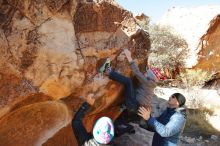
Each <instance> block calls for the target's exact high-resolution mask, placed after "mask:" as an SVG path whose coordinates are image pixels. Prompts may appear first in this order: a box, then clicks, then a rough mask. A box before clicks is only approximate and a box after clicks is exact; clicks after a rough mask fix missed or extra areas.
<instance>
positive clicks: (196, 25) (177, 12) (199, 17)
mask: <svg viewBox="0 0 220 146" xmlns="http://www.w3.org/2000/svg"><path fill="white" fill-rule="evenodd" d="M219 13H220V6H215V5H210V6H200V7H191V8H186V7H173V8H171V9H169V10H168V11H167V12H166V13H165V14H164V15H163V17H162V19H161V20H160V21H159V24H160V25H166V26H170V27H172V28H173V29H174V31H175V32H177V34H179V35H180V36H182V37H183V38H184V39H185V40H186V42H187V43H188V46H189V49H190V50H191V52H190V55H191V56H189V59H188V60H187V64H186V65H187V67H192V66H194V65H196V64H197V63H198V61H197V60H198V52H199V51H200V50H201V48H200V47H198V46H199V43H200V38H201V37H202V36H203V35H204V34H205V33H206V31H207V29H208V28H209V22H210V21H211V20H212V19H213V18H214V17H215V16H216V15H218V14H219ZM173 20H175V21H173Z"/></svg>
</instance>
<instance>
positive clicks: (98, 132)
mask: <svg viewBox="0 0 220 146" xmlns="http://www.w3.org/2000/svg"><path fill="white" fill-rule="evenodd" d="M93 97H94V94H89V95H88V96H87V97H86V98H85V99H86V102H84V103H83V104H82V106H81V107H80V108H79V110H78V111H77V112H76V114H75V116H74V118H73V120H72V129H73V133H74V135H75V137H76V140H77V143H78V145H79V146H101V145H112V144H111V141H112V139H113V137H114V125H113V122H112V120H111V119H110V118H108V117H101V118H99V119H98V120H97V121H96V123H95V125H94V127H93V132H92V133H88V132H87V131H86V129H85V127H84V125H83V123H82V119H83V117H84V116H85V112H86V111H87V110H88V109H89V107H90V106H92V105H93V104H94V102H95V98H93Z"/></svg>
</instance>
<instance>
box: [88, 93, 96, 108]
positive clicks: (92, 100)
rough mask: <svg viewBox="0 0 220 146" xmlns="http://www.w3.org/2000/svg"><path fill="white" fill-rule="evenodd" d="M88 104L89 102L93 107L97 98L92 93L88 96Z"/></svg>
mask: <svg viewBox="0 0 220 146" xmlns="http://www.w3.org/2000/svg"><path fill="white" fill-rule="evenodd" d="M86 102H88V104H90V105H93V104H94V103H95V98H94V94H93V93H90V94H88V95H87V96H86Z"/></svg>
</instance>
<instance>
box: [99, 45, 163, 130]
mask: <svg viewBox="0 0 220 146" xmlns="http://www.w3.org/2000/svg"><path fill="white" fill-rule="evenodd" d="M124 53H125V56H126V57H127V60H128V62H129V64H130V67H131V70H132V73H133V74H134V75H135V76H136V78H137V79H138V84H137V86H136V88H134V85H133V82H132V80H131V78H129V77H125V76H123V75H121V74H119V73H117V72H115V71H113V70H112V68H111V64H110V59H107V60H106V62H105V63H104V64H103V66H102V67H101V68H100V72H101V73H103V74H106V75H108V76H109V78H110V79H112V80H115V81H118V82H120V83H121V84H123V85H124V87H125V90H124V95H125V107H126V109H127V111H128V112H125V113H126V115H123V116H120V118H119V119H120V120H119V121H120V122H119V123H123V122H121V121H126V123H127V122H131V121H132V122H134V121H138V122H139V120H140V117H139V116H138V115H137V110H138V108H139V106H144V107H151V102H152V97H153V95H154V88H155V87H156V83H157V82H158V81H159V80H160V79H161V78H163V76H162V74H161V73H160V72H159V71H158V70H156V69H148V70H147V72H146V73H141V72H140V70H139V68H138V66H137V65H136V63H135V62H134V61H133V59H132V57H131V52H130V51H129V50H128V49H125V50H124ZM123 117H126V119H124V118H123ZM116 122H117V121H116ZM127 126H128V127H130V125H128V124H126V126H125V127H127ZM116 129H117V127H116ZM117 131H118V130H117Z"/></svg>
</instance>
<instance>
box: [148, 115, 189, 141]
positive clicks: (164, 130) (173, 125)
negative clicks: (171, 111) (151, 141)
mask: <svg viewBox="0 0 220 146" xmlns="http://www.w3.org/2000/svg"><path fill="white" fill-rule="evenodd" d="M185 122H186V119H185V118H184V116H183V115H181V114H175V115H173V116H172V117H171V118H170V121H169V122H168V123H167V124H166V125H163V124H161V123H160V122H158V121H157V120H156V119H155V118H153V117H150V118H149V120H148V124H149V125H150V126H152V127H153V128H154V129H155V131H156V132H157V133H158V134H159V135H160V136H161V137H170V136H173V135H175V134H177V133H178V132H180V131H181V130H182V129H183V128H184V125H185Z"/></svg>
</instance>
